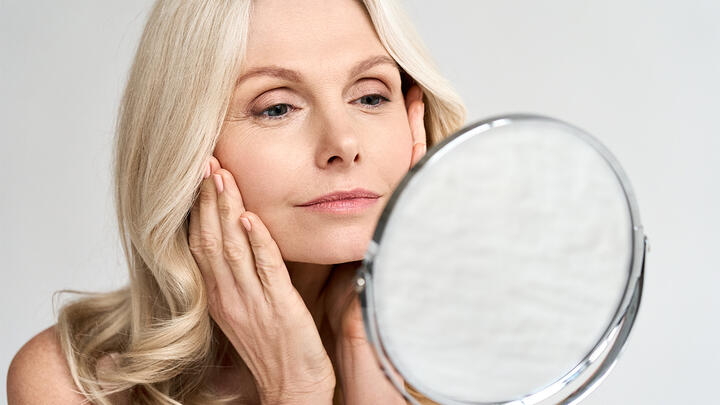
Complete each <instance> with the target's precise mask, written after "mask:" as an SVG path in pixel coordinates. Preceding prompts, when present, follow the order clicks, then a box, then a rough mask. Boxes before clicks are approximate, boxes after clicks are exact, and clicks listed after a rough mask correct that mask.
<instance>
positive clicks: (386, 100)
mask: <svg viewBox="0 0 720 405" xmlns="http://www.w3.org/2000/svg"><path fill="white" fill-rule="evenodd" d="M371 96H376V97H379V98H380V101H379V102H378V103H377V104H375V105H372V104H364V105H365V106H366V107H367V108H370V109H375V108H379V107H381V106H382V105H383V104H385V103H387V102H388V101H390V100H389V99H388V98H387V97H385V96H383V95H381V94H378V93H371V94H366V95H364V96H362V97H360V98H357V99H355V100H353V102H354V101H357V100H362V99H363V98H365V97H371ZM280 105H287V106H288V107H290V109H289V110H288V112H287V113H285V114H283V115H278V116H269V115H266V114H265V113H266V112H268V111H269V110H271V109H273V108H275V107H277V106H280ZM295 110H296V108H295V107H293V106H292V104H288V103H279V104H273V105H271V106H270V107H268V108H266V109H264V110H262V111H260V112H259V113H253V115H254V116H256V117H258V118H261V119H266V120H281V119H284V118H285V117H286V116H287V115H288V113H290V112H292V111H295Z"/></svg>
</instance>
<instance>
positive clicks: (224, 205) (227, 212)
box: [217, 198, 233, 218]
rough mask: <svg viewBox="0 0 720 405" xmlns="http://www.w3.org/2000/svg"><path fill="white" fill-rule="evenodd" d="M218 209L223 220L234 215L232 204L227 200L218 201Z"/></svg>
mask: <svg viewBox="0 0 720 405" xmlns="http://www.w3.org/2000/svg"><path fill="white" fill-rule="evenodd" d="M217 207H218V212H219V213H220V216H221V217H223V218H230V216H231V215H232V213H233V207H232V204H231V203H230V201H229V200H228V199H227V198H220V199H218V203H217Z"/></svg>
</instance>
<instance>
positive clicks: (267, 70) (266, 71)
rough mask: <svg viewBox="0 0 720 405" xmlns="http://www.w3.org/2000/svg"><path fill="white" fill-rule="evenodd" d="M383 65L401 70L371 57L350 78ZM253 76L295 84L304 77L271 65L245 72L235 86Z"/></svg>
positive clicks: (384, 58) (386, 58)
mask: <svg viewBox="0 0 720 405" xmlns="http://www.w3.org/2000/svg"><path fill="white" fill-rule="evenodd" d="M382 64H388V65H392V66H394V67H395V68H397V69H398V70H400V66H399V65H398V64H397V62H395V60H394V59H393V58H391V57H389V56H386V55H377V56H371V57H369V58H367V59H365V60H362V61H360V62H358V63H356V64H355V65H354V66H353V67H352V68H351V69H350V73H349V74H348V77H355V76H357V75H359V74H361V73H362V72H364V71H366V70H368V69H370V68H371V67H373V66H375V65H382ZM253 76H271V77H277V78H280V79H285V80H288V81H293V82H300V81H302V75H301V74H300V73H299V72H297V71H295V70H290V69H286V68H283V67H280V66H275V65H270V66H261V67H257V68H253V69H250V70H248V71H247V72H245V73H244V74H243V75H242V76H240V77H239V78H238V79H237V81H236V82H235V85H236V86H237V85H239V84H240V83H241V82H243V81H244V80H247V79H249V78H250V77H253Z"/></svg>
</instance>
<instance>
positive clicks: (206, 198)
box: [188, 157, 335, 404]
mask: <svg viewBox="0 0 720 405" xmlns="http://www.w3.org/2000/svg"><path fill="white" fill-rule="evenodd" d="M241 221H242V222H243V225H242V226H241ZM245 221H247V223H245ZM243 226H244V227H245V228H249V229H248V230H245V229H244V228H243ZM188 240H189V244H190V250H191V252H192V255H193V257H194V258H195V261H196V262H197V264H198V266H199V267H200V270H201V272H202V276H203V279H204V282H205V287H206V291H207V294H208V307H209V311H210V315H211V316H212V318H213V319H214V320H215V322H216V323H217V324H218V325H219V326H220V328H221V329H222V331H223V333H224V334H225V335H226V336H227V337H228V340H229V341H230V342H231V343H232V345H233V346H234V347H235V349H236V350H237V352H238V354H239V355H240V357H242V359H243V360H244V362H245V364H246V365H247V366H248V368H249V370H250V372H251V373H252V375H253V377H254V379H255V382H256V385H257V391H258V395H259V396H260V399H261V401H262V403H267V404H289V403H293V404H296V403H298V404H299V403H313V404H316V403H317V404H320V403H332V398H333V392H334V388H335V373H334V370H333V368H332V363H331V361H330V358H329V357H328V354H327V353H326V351H325V348H324V347H323V344H322V341H321V339H320V335H319V333H318V330H317V327H316V325H315V322H314V320H313V318H312V315H311V314H310V312H309V311H308V309H307V307H306V306H305V303H304V302H303V300H302V297H300V294H299V293H298V292H297V290H296V289H295V287H293V285H292V284H291V282H290V276H289V275H288V271H287V268H286V267H285V263H284V261H283V259H282V256H281V254H280V250H279V248H278V246H277V244H276V243H275V241H274V240H273V239H272V237H271V235H270V233H269V232H268V230H267V228H266V227H265V225H264V224H263V223H262V221H261V220H260V217H258V216H257V215H255V214H254V213H250V212H248V211H246V210H245V208H244V205H243V201H242V197H241V195H240V191H239V189H238V187H237V185H236V183H235V180H234V178H233V176H232V174H231V173H230V172H228V171H227V170H225V169H222V168H220V163H219V162H218V160H217V159H216V158H215V157H212V158H211V161H210V164H209V167H208V169H206V173H205V179H204V180H203V183H202V186H201V190H200V195H199V197H198V198H197V200H196V202H195V204H194V206H193V208H192V211H191V214H190V228H189V235H188Z"/></svg>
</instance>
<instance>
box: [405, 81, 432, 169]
mask: <svg viewBox="0 0 720 405" xmlns="http://www.w3.org/2000/svg"><path fill="white" fill-rule="evenodd" d="M405 108H406V109H407V114H408V123H409V124H410V135H411V136H412V145H413V147H412V153H411V155H410V156H411V158H410V168H412V167H413V166H415V163H417V162H418V161H419V160H420V158H422V157H423V156H424V155H425V152H427V137H426V135H425V119H424V116H425V103H424V102H423V92H422V89H421V88H420V86H418V85H417V84H414V85H413V86H412V87H410V89H409V90H408V92H407V94H406V95H405Z"/></svg>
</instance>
